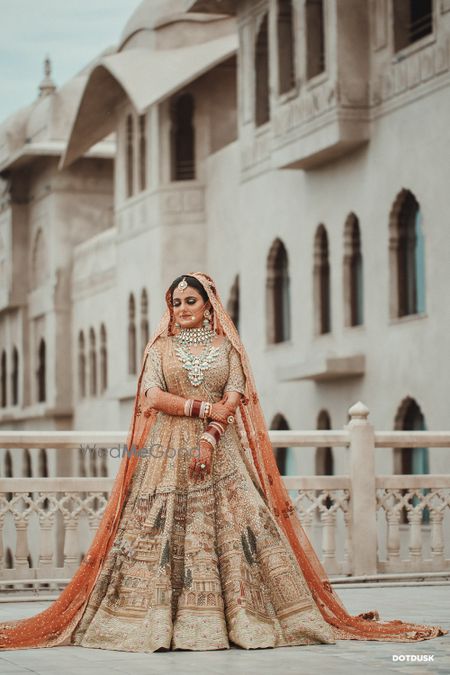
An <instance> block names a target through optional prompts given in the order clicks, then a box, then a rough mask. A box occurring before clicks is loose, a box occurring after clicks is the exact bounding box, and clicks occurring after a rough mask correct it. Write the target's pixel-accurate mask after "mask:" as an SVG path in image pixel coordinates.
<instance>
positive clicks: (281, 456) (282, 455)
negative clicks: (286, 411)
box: [270, 413, 289, 476]
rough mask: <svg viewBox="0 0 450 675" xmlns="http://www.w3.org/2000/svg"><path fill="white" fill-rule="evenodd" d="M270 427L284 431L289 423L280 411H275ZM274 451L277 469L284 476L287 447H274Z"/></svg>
mask: <svg viewBox="0 0 450 675" xmlns="http://www.w3.org/2000/svg"><path fill="white" fill-rule="evenodd" d="M270 428H271V429H273V430H277V431H284V430H288V429H289V424H288V423H287V420H286V418H285V417H284V415H282V414H281V413H277V414H276V415H275V417H274V418H273V420H272V424H271V425H270ZM274 452H275V460H276V462H277V467H278V471H279V472H280V474H281V475H282V476H285V475H286V464H287V452H288V448H274Z"/></svg>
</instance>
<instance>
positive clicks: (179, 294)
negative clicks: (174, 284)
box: [173, 286, 201, 300]
mask: <svg viewBox="0 0 450 675" xmlns="http://www.w3.org/2000/svg"><path fill="white" fill-rule="evenodd" d="M189 296H191V297H192V296H194V297H196V298H200V297H201V295H200V293H199V292H198V290H197V289H196V288H192V286H187V288H185V289H183V290H179V289H178V288H175V289H174V292H173V299H174V300H177V299H178V300H181V299H182V298H187V297H189Z"/></svg>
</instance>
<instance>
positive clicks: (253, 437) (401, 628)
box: [0, 272, 448, 649]
mask: <svg viewBox="0 0 450 675" xmlns="http://www.w3.org/2000/svg"><path fill="white" fill-rule="evenodd" d="M190 276H193V277H195V278H196V279H198V280H199V281H200V282H201V284H202V285H203V286H204V288H205V290H206V292H207V294H208V297H209V300H210V302H211V306H212V310H213V329H214V330H215V331H216V332H217V333H218V334H219V335H226V336H227V337H228V338H229V339H230V341H231V342H232V344H233V346H234V347H235V348H236V349H237V351H238V352H239V354H240V357H241V362H242V367H243V370H244V373H245V375H246V390H245V396H244V397H243V398H242V399H241V402H240V404H239V408H238V409H237V410H236V416H235V419H236V421H235V423H236V425H237V428H238V430H239V433H240V437H241V440H242V442H243V444H244V447H245V448H247V449H248V450H249V451H250V452H249V456H250V453H251V460H250V461H251V462H252V464H253V468H254V472H253V473H256V476H257V477H258V479H259V483H260V486H259V487H260V492H261V495H262V497H263V498H264V499H265V500H266V502H267V504H268V505H269V507H270V509H271V511H272V512H273V514H274V515H275V517H276V519H277V522H278V523H279V525H280V526H281V527H282V529H283V530H284V532H285V534H286V536H287V538H288V540H289V542H290V545H291V547H292V550H293V552H294V553H295V556H296V558H297V561H298V564H299V565H300V568H301V570H302V572H303V575H304V577H305V579H306V581H307V583H308V586H309V588H310V590H311V593H312V595H313V598H314V600H315V602H316V603H317V606H318V607H319V609H320V611H321V613H322V615H323V617H324V618H325V620H326V621H327V622H328V623H329V624H330V625H331V626H333V628H334V633H335V637H336V639H344V640H379V641H392V642H415V641H418V640H427V639H430V638H433V637H437V636H440V635H444V634H446V633H447V632H448V631H446V630H443V629H442V628H440V627H439V626H424V625H420V624H413V623H406V622H403V621H400V620H393V621H387V622H381V621H379V620H378V612H376V611H370V612H366V613H363V614H358V615H356V616H353V615H351V614H349V613H348V612H347V610H346V609H345V607H344V605H343V604H342V602H341V600H340V598H339V597H338V596H337V595H336V593H335V592H334V590H333V588H332V586H331V583H330V581H329V578H328V575H327V573H326V571H325V569H324V568H323V566H322V564H321V562H320V561H319V559H318V557H317V555H316V553H315V551H314V548H313V546H312V544H311V542H310V541H309V539H308V536H307V535H306V533H305V531H304V529H303V527H302V525H301V522H300V519H299V516H298V514H297V512H296V510H295V507H294V505H293V503H292V500H291V498H290V497H289V494H288V492H287V490H286V487H285V485H284V482H283V480H282V478H281V476H280V472H279V470H278V467H277V464H276V461H275V456H274V453H273V448H272V445H271V443H270V439H269V434H268V430H267V427H266V423H265V419H264V415H263V412H262V409H261V405H260V402H259V398H258V394H257V391H256V386H255V381H254V378H253V373H252V369H251V366H250V362H249V359H248V357H247V353H246V351H245V348H244V346H243V344H242V342H241V339H240V337H239V334H238V332H237V330H236V327H235V325H234V323H233V321H232V320H231V318H230V316H229V315H228V313H227V312H226V311H225V309H224V306H223V304H222V301H221V299H220V296H219V294H218V292H217V289H216V285H215V283H214V281H213V279H212V278H211V277H210V276H208V275H207V274H203V273H200V272H194V273H191V274H190ZM166 303H167V310H166V312H165V313H164V315H163V317H162V319H161V321H160V323H159V326H158V328H157V329H156V331H155V332H154V333H153V335H152V337H151V338H150V340H149V342H148V344H147V346H146V348H145V351H144V356H143V361H142V367H141V371H140V374H139V378H138V382H137V391H136V396H135V400H134V409H133V416H132V419H131V424H130V429H129V432H128V438H127V448H131V447H134V448H135V449H136V451H137V450H140V449H142V448H143V447H144V446H145V444H146V440H147V438H148V435H149V432H150V430H151V428H152V426H153V424H154V422H155V418H156V412H157V411H156V410H152V411H151V414H150V416H148V417H147V416H146V415H144V414H143V412H144V410H146V409H148V400H147V399H146V398H145V396H144V392H143V390H142V387H141V382H142V378H143V374H144V371H145V366H146V361H147V357H148V351H149V349H150V347H151V346H152V345H153V343H154V342H155V340H156V339H157V338H158V337H159V336H160V335H172V334H173V333H174V316H173V312H172V307H171V301H170V292H169V290H167V291H166ZM138 459H139V457H138V453H137V452H134V453H125V455H124V457H123V458H122V461H121V463H120V466H119V470H118V473H117V476H116V479H115V481H114V484H113V487H112V491H111V495H110V497H109V500H108V502H107V505H106V507H105V512H104V514H103V517H102V520H101V521H100V524H99V527H98V529H97V532H96V534H95V536H94V539H93V541H92V544H91V546H90V548H89V550H88V551H87V553H86V555H85V557H84V559H83V561H82V562H81V564H80V567H79V568H78V570H77V571H76V572H75V574H74V576H73V577H72V579H71V580H70V582H69V584H68V585H67V587H66V588H65V589H64V590H63V591H62V592H61V594H60V595H59V597H58V598H57V599H56V600H55V601H54V602H53V603H52V604H51V605H50V607H48V608H47V609H45V610H44V611H42V612H40V613H39V614H36V615H35V616H32V617H30V618H27V619H20V620H16V621H9V622H4V623H0V649H27V648H38V647H54V646H58V645H63V644H66V645H68V644H70V636H71V633H72V632H73V630H74V629H75V627H76V626H77V624H78V623H79V621H80V620H81V617H82V614H83V612H84V609H85V607H86V605H87V602H88V600H89V596H90V594H91V592H92V590H93V588H94V586H95V583H96V581H97V579H98V577H99V574H100V571H101V569H102V565H103V562H104V560H105V558H106V556H107V553H108V551H109V549H110V547H111V545H112V543H113V541H114V538H115V535H116V532H117V528H118V524H119V521H120V517H121V513H122V508H123V505H124V503H125V501H126V498H127V493H128V489H129V486H130V481H131V478H132V476H133V472H134V470H135V467H136V463H137V461H138Z"/></svg>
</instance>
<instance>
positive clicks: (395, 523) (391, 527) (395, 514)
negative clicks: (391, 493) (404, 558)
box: [386, 508, 400, 562]
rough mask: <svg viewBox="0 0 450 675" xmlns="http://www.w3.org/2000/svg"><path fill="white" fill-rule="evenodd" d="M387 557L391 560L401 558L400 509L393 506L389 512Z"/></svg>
mask: <svg viewBox="0 0 450 675" xmlns="http://www.w3.org/2000/svg"><path fill="white" fill-rule="evenodd" d="M386 515H387V542H386V549H387V558H388V561H389V562H394V561H397V560H400V511H399V510H398V509H395V508H391V509H390V510H389V511H388V512H387V514H386Z"/></svg>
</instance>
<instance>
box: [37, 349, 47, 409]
mask: <svg viewBox="0 0 450 675" xmlns="http://www.w3.org/2000/svg"><path fill="white" fill-rule="evenodd" d="M46 379H47V365H46V348H45V340H44V338H41V341H40V342H39V349H38V367H37V371H36V380H37V395H38V401H39V403H42V402H43V401H45V400H46V398H47V392H46Z"/></svg>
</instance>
